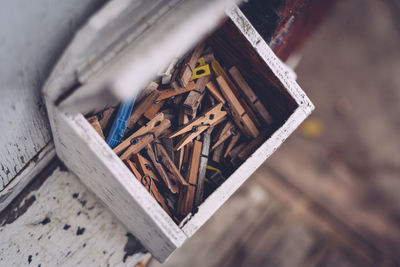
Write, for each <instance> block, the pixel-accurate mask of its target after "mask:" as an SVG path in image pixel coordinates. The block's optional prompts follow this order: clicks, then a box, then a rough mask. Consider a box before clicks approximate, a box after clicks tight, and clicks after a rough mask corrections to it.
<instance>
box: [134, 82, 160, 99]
mask: <svg viewBox="0 0 400 267" xmlns="http://www.w3.org/2000/svg"><path fill="white" fill-rule="evenodd" d="M157 89H158V83H156V82H150V83H149V84H148V85H147V86H146V88H144V89H143V90H142V91H141V92H140V93H139V94H138V96H137V97H136V103H140V102H141V101H142V100H143V99H145V98H146V97H147V96H149V95H150V94H151V93H152V92H153V91H154V90H157Z"/></svg>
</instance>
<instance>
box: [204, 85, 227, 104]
mask: <svg viewBox="0 0 400 267" xmlns="http://www.w3.org/2000/svg"><path fill="white" fill-rule="evenodd" d="M206 87H207V89H208V90H209V91H210V93H211V94H212V95H213V96H214V97H215V98H216V99H217V100H218V101H219V102H221V103H222V104H225V103H226V101H225V98H224V97H223V96H222V95H221V93H220V92H219V90H218V88H217V85H216V84H215V83H214V82H213V81H209V82H208V83H207V85H206Z"/></svg>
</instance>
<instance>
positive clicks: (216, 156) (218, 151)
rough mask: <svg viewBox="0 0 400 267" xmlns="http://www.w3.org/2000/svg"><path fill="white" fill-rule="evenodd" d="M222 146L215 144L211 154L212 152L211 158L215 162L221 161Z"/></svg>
mask: <svg viewBox="0 0 400 267" xmlns="http://www.w3.org/2000/svg"><path fill="white" fill-rule="evenodd" d="M223 149H224V147H223V146H217V147H216V148H215V149H214V150H213V154H212V160H213V161H214V162H216V163H221V156H222V152H223Z"/></svg>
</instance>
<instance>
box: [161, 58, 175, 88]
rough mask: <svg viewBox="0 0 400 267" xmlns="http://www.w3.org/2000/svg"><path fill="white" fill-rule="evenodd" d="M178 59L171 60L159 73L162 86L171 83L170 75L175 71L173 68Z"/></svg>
mask: <svg viewBox="0 0 400 267" xmlns="http://www.w3.org/2000/svg"><path fill="white" fill-rule="evenodd" d="M178 61H179V58H173V59H172V61H171V62H170V63H169V65H168V67H167V68H166V69H165V70H164V71H162V72H160V73H159V75H160V76H161V83H162V84H169V83H170V82H171V78H172V75H173V73H174V70H175V66H176V64H177V63H178Z"/></svg>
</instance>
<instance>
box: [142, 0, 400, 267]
mask: <svg viewBox="0 0 400 267" xmlns="http://www.w3.org/2000/svg"><path fill="white" fill-rule="evenodd" d="M396 8H398V9H397V10H400V5H399V4H397V3H396V1H391V0H386V1H376V0H353V1H338V4H337V5H336V7H335V8H334V10H332V12H331V14H330V16H329V17H328V18H327V19H326V20H325V21H324V22H323V24H322V25H321V26H320V27H319V29H318V30H317V31H316V33H315V34H314V35H313V37H311V38H310V40H309V41H308V43H307V44H306V45H305V47H304V48H303V49H302V51H301V54H302V60H301V62H300V64H299V65H298V67H297V69H296V72H297V74H298V82H299V84H300V85H301V86H302V87H303V89H304V90H305V91H306V92H307V94H308V95H309V97H310V98H311V100H312V101H313V103H314V104H315V106H316V110H315V112H314V113H313V115H312V116H311V117H310V118H309V119H308V120H307V121H306V122H305V123H304V124H303V126H302V127H301V128H300V129H298V130H297V131H296V132H295V133H294V134H293V135H292V137H290V138H289V139H288V140H287V142H286V143H285V144H284V145H283V146H282V147H281V148H280V149H279V150H278V151H277V152H276V153H275V154H274V155H273V156H272V157H271V158H270V159H269V160H268V161H267V162H266V163H265V164H264V165H263V166H262V167H261V168H260V169H259V170H258V171H257V172H256V173H255V174H254V175H253V176H252V178H250V179H249V181H248V182H247V183H246V184H245V186H243V187H242V188H241V189H240V190H239V191H238V192H237V193H236V194H235V195H234V196H233V197H232V198H231V199H230V200H229V201H228V202H227V204H225V205H224V206H223V208H222V209H221V210H220V211H218V213H217V214H216V215H215V216H213V218H212V219H211V220H210V221H209V222H208V223H207V224H206V225H205V226H204V227H203V228H202V229H200V230H199V231H198V233H197V234H196V235H195V236H194V237H193V238H192V239H191V240H189V241H188V242H187V243H186V244H185V245H184V246H183V248H182V249H180V250H178V252H176V253H175V254H174V255H173V256H172V257H171V258H170V260H169V261H168V262H167V263H166V264H164V265H162V266H203V267H204V266H218V267H220V266H381V265H383V266H397V265H400V155H399V153H400V138H399V137H400V116H399V115H400V105H399V103H400V88H399V87H400V34H399V30H400V27H399V25H400V24H396V20H398V18H397V17H396V16H398V13H396ZM398 21H400V20H398ZM150 266H160V265H159V264H158V263H156V262H154V261H153V262H152V263H151V264H150Z"/></svg>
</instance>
